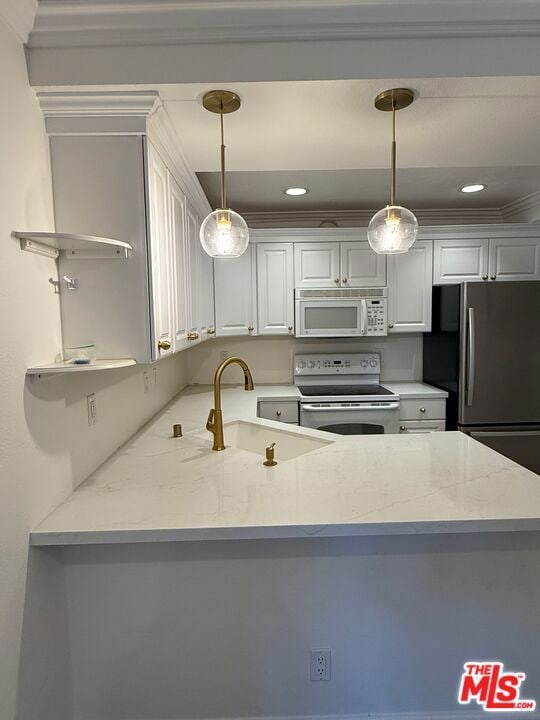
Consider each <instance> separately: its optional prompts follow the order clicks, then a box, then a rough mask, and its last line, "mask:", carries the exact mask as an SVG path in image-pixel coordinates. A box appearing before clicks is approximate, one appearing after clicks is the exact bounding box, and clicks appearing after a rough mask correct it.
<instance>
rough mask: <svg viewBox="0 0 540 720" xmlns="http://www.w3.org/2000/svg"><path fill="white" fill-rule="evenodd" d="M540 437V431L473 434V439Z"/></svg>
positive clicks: (482, 432)
mask: <svg viewBox="0 0 540 720" xmlns="http://www.w3.org/2000/svg"><path fill="white" fill-rule="evenodd" d="M536 435H540V430H517V431H512V430H510V431H505V432H497V431H494V432H487V431H486V432H484V431H478V432H472V433H471V437H473V438H475V437H533V436H536Z"/></svg>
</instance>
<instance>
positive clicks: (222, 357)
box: [219, 350, 229, 360]
mask: <svg viewBox="0 0 540 720" xmlns="http://www.w3.org/2000/svg"><path fill="white" fill-rule="evenodd" d="M228 357H229V351H228V350H221V351H220V353H219V359H220V360H226V359H227V358H228Z"/></svg>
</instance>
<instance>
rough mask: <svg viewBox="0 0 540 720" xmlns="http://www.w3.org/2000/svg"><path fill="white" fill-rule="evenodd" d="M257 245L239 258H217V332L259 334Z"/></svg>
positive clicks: (215, 261)
mask: <svg viewBox="0 0 540 720" xmlns="http://www.w3.org/2000/svg"><path fill="white" fill-rule="evenodd" d="M255 263H256V259H255V248H254V246H253V245H248V249H247V250H246V252H245V253H244V254H243V255H241V256H240V257H239V258H226V259H223V258H222V259H219V258H216V259H215V260H214V286H215V304H216V334H217V335H256V334H257V322H256V318H257V307H256V306H257V300H256V278H255Z"/></svg>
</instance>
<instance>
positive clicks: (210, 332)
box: [206, 328, 216, 335]
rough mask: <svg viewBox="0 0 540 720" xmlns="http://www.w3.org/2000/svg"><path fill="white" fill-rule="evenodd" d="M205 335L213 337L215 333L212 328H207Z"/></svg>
mask: <svg viewBox="0 0 540 720" xmlns="http://www.w3.org/2000/svg"><path fill="white" fill-rule="evenodd" d="M206 334H207V335H215V334H216V331H215V330H214V328H208V330H207V331H206Z"/></svg>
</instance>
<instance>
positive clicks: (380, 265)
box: [340, 242, 386, 288]
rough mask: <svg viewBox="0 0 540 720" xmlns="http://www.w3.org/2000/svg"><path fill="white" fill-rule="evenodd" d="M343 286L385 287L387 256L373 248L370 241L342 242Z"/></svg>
mask: <svg viewBox="0 0 540 720" xmlns="http://www.w3.org/2000/svg"><path fill="white" fill-rule="evenodd" d="M340 252H341V263H340V265H341V272H340V279H341V286H342V287H351V288H366V287H384V286H385V285H386V257H385V256H384V255H379V254H377V253H376V252H374V250H372V249H371V247H370V245H369V243H368V242H343V243H340Z"/></svg>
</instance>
